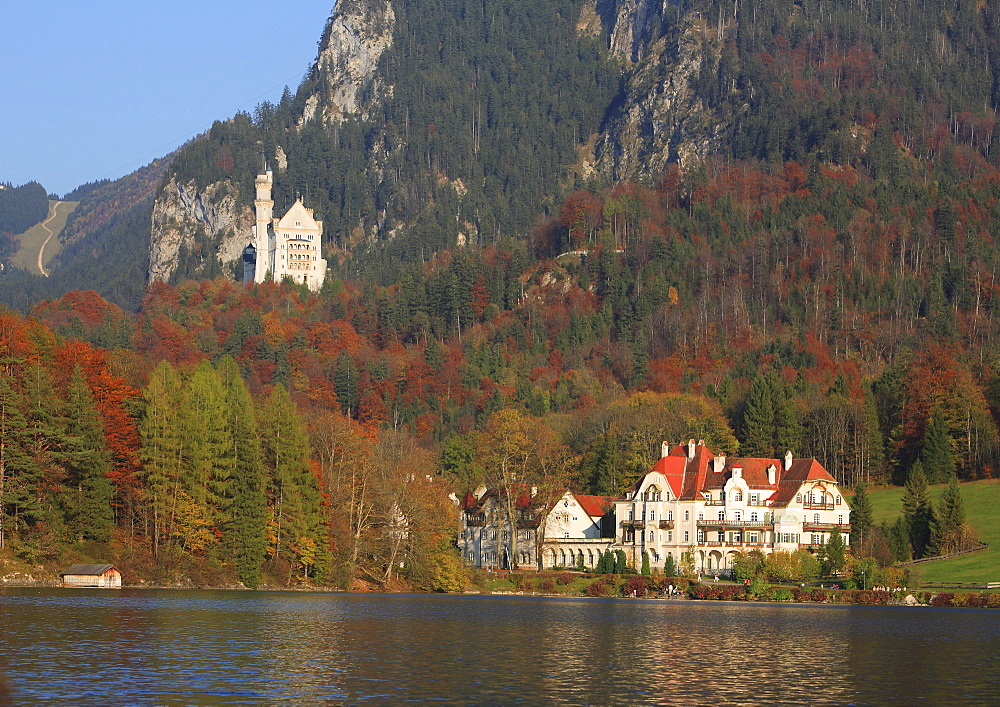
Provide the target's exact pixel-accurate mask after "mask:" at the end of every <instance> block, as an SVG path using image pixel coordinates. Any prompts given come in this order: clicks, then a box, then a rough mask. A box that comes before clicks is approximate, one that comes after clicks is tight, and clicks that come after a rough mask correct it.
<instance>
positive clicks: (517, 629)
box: [0, 588, 1000, 705]
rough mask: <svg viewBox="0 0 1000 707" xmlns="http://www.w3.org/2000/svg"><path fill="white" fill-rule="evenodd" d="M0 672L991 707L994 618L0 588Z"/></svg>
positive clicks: (417, 697) (442, 691)
mask: <svg viewBox="0 0 1000 707" xmlns="http://www.w3.org/2000/svg"><path fill="white" fill-rule="evenodd" d="M0 676H5V678H2V677H0V680H2V682H0V685H2V688H0V689H5V690H6V693H7V699H9V701H11V702H12V703H14V704H26V703H35V702H38V701H42V700H46V701H55V702H63V703H74V704H81V703H85V704H108V703H116V704H121V703H156V704H205V703H238V702H268V703H273V702H292V703H296V704H302V703H306V704H309V703H349V704H358V703H365V702H368V703H379V704H380V703H398V702H403V701H412V702H417V701H441V702H445V703H460V704H472V703H475V704H483V703H488V704H510V703H514V702H522V703H526V704H553V703H559V704H600V705H606V704H628V705H631V704H646V703H658V704H660V703H669V704H708V703H714V704H720V703H721V704H726V703H743V704H745V703H757V704H760V703H775V702H780V703H784V704H790V703H802V704H805V703H808V704H816V703H837V704H848V703H854V704H863V703H871V704H890V703H891V704H915V703H917V702H924V703H927V704H941V703H952V704H953V703H973V704H987V703H993V704H997V703H1000V611H996V610H993V611H990V610H976V609H933V608H924V607H917V608H904V607H842V606H810V605H776V604H750V603H728V602H696V601H663V600H660V601H650V600H623V599H617V600H616V599H607V600H602V599H558V598H530V597H513V596H510V597H499V596H426V595H345V594H323V593H309V594H303V593H278V592H274V593H271V592H225V591H169V590H162V591H161V590H128V589H126V590H117V591H116V590H80V589H76V590H71V589H20V588H19V589H12V588H7V589H0ZM3 702H4V697H3V695H2V694H0V703H3Z"/></svg>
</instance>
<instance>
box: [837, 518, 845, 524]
mask: <svg viewBox="0 0 1000 707" xmlns="http://www.w3.org/2000/svg"><path fill="white" fill-rule="evenodd" d="M843 524H844V516H837V525H843Z"/></svg>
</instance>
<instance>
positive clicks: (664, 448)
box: [660, 442, 670, 459]
mask: <svg viewBox="0 0 1000 707" xmlns="http://www.w3.org/2000/svg"><path fill="white" fill-rule="evenodd" d="M668 454H670V442H663V443H662V444H661V445H660V458H661V459H662V458H663V457H665V456H667V455H668Z"/></svg>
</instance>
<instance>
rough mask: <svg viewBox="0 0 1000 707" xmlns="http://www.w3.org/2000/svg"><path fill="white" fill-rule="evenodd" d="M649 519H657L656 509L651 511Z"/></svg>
mask: <svg viewBox="0 0 1000 707" xmlns="http://www.w3.org/2000/svg"><path fill="white" fill-rule="evenodd" d="M649 519H650V520H656V511H650V512H649Z"/></svg>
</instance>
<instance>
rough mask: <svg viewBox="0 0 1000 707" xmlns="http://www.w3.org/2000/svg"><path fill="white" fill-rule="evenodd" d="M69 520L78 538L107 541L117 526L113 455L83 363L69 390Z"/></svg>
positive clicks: (67, 427)
mask: <svg viewBox="0 0 1000 707" xmlns="http://www.w3.org/2000/svg"><path fill="white" fill-rule="evenodd" d="M66 420H67V423H66V434H67V442H68V447H69V449H68V452H67V473H68V478H67V480H66V481H67V485H68V486H69V487H70V493H69V494H68V498H69V503H68V505H69V509H68V514H67V515H68V521H69V527H70V529H71V531H72V533H73V536H74V537H75V538H77V539H78V540H81V541H82V540H85V539H87V540H97V541H99V542H107V541H108V540H110V539H111V531H112V529H113V527H114V521H115V519H114V512H113V510H112V508H111V501H112V498H113V497H114V486H113V484H112V483H111V479H110V478H108V473H109V472H110V471H111V455H110V453H109V451H108V446H107V441H106V440H105V437H104V424H103V422H102V421H101V416H100V414H99V413H98V411H97V406H96V405H95V404H94V396H93V394H92V393H91V392H90V387H89V386H88V385H87V381H86V380H85V379H84V377H83V374H82V372H81V371H80V368H79V366H77V367H76V369H75V370H74V371H73V376H72V377H71V378H70V381H69V385H68V387H67V390H66Z"/></svg>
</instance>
